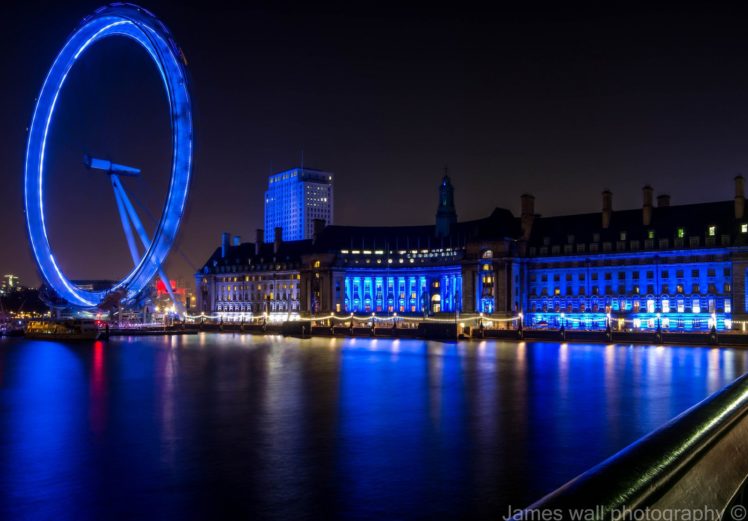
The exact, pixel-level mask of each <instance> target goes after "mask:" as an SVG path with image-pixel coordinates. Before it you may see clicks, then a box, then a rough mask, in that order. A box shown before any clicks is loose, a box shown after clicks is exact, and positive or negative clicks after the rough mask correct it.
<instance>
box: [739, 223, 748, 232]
mask: <svg viewBox="0 0 748 521" xmlns="http://www.w3.org/2000/svg"><path fill="white" fill-rule="evenodd" d="M740 233H748V224H741V225H740Z"/></svg>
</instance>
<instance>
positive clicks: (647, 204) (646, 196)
mask: <svg viewBox="0 0 748 521" xmlns="http://www.w3.org/2000/svg"><path fill="white" fill-rule="evenodd" d="M653 193H654V190H652V187H651V186H649V185H644V187H642V223H643V224H644V226H649V225H650V224H652V194H653Z"/></svg>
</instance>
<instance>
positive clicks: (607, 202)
mask: <svg viewBox="0 0 748 521" xmlns="http://www.w3.org/2000/svg"><path fill="white" fill-rule="evenodd" d="M612 213H613V192H611V191H610V190H603V229H604V230H607V229H608V227H609V226H610V216H611V215H612Z"/></svg>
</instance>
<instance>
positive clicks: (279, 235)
mask: <svg viewBox="0 0 748 521" xmlns="http://www.w3.org/2000/svg"><path fill="white" fill-rule="evenodd" d="M281 244H283V228H282V227H280V226H276V227H275V240H274V241H273V253H274V254H276V255H277V254H278V251H279V250H280V247H281Z"/></svg>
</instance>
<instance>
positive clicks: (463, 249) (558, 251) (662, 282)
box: [289, 176, 748, 332]
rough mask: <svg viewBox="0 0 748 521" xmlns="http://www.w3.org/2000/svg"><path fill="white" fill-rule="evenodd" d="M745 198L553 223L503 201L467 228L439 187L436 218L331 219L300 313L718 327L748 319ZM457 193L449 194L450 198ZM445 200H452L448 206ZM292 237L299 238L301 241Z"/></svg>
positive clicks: (311, 259)
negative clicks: (358, 222) (343, 222)
mask: <svg viewBox="0 0 748 521" xmlns="http://www.w3.org/2000/svg"><path fill="white" fill-rule="evenodd" d="M735 191H736V195H735V199H734V200H733V201H723V202H716V203H701V204H691V205H680V206H670V204H669V197H668V196H666V195H662V196H660V197H658V205H657V206H656V207H655V206H654V204H653V202H652V193H653V191H652V189H651V188H650V187H644V189H643V204H642V208H641V209H634V210H623V211H613V208H612V194H611V193H610V192H608V191H605V192H604V193H603V211H602V212H598V213H589V214H579V215H567V216H558V217H541V216H539V215H537V214H535V208H534V198H533V197H532V196H530V195H527V194H525V195H523V196H522V198H521V201H522V206H521V213H520V216H519V217H514V216H513V215H512V214H511V212H509V211H508V210H504V209H496V210H494V212H493V213H492V214H491V215H490V216H489V217H486V218H484V219H479V220H476V221H468V222H457V221H456V213H455V212H454V207H453V206H452V205H451V204H450V201H452V200H453V194H452V193H451V183H450V182H449V179H448V178H446V176H445V179H444V180H442V183H441V184H440V194H439V207H438V211H437V216H436V217H437V218H436V224H435V225H433V226H400V227H354V226H327V227H326V228H324V230H322V231H321V232H320V233H318V234H316V235H315V237H314V239H313V240H309V241H296V242H295V243H294V244H297V245H302V242H303V246H300V249H299V250H298V251H299V257H298V277H299V279H298V280H299V285H298V292H297V297H298V299H299V302H298V309H299V311H300V313H301V314H310V315H314V314H328V313H340V314H351V313H353V314H366V315H370V314H376V315H392V314H394V313H397V314H399V315H401V314H402V315H429V316H439V315H443V316H445V317H454V318H456V315H460V314H466V315H469V314H478V313H483V315H484V316H486V317H492V318H495V319H500V320H504V322H500V323H503V324H508V326H507V327H519V326H520V325H521V326H522V327H524V328H538V329H545V328H548V329H562V328H563V329H584V330H607V329H609V330H611V331H637V330H642V331H647V330H650V331H663V332H666V331H710V330H713V329H716V330H727V329H744V328H745V327H746V324H748V313H746V310H747V309H748V301H747V300H746V292H745V287H746V285H748V219H746V218H745V216H744V197H743V195H742V194H743V180H742V177H738V178H736V180H735ZM445 192H447V193H445ZM444 201H447V204H445V202H444ZM289 244H290V243H289Z"/></svg>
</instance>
